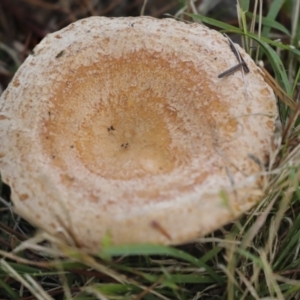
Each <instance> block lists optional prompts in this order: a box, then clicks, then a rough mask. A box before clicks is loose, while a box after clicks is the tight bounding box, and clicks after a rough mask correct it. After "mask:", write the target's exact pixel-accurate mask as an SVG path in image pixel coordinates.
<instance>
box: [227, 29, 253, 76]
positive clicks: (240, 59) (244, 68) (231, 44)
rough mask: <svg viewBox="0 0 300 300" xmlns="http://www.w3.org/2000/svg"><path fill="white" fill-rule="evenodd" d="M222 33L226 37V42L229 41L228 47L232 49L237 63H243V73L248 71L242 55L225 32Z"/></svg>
mask: <svg viewBox="0 0 300 300" xmlns="http://www.w3.org/2000/svg"><path fill="white" fill-rule="evenodd" d="M223 35H224V36H225V37H226V38H227V40H228V42H229V46H230V49H231V50H232V52H233V53H234V55H235V56H236V58H237V60H238V62H239V63H241V62H243V63H244V65H243V70H244V71H245V73H249V72H250V70H249V68H248V66H247V64H246V62H245V61H244V59H243V57H242V56H241V54H240V52H239V50H238V49H237V48H236V46H235V45H234V43H233V41H232V40H231V38H230V37H229V36H228V35H227V34H226V33H223Z"/></svg>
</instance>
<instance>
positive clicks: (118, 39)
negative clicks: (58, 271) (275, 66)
mask: <svg viewBox="0 0 300 300" xmlns="http://www.w3.org/2000/svg"><path fill="white" fill-rule="evenodd" d="M237 47H238V46H237ZM238 49H239V51H240V53H241V55H242V57H243V59H244V60H245V62H246V64H247V65H248V67H249V69H250V72H249V73H247V74H244V76H243V74H242V71H241V70H237V71H236V72H235V73H234V74H233V75H230V76H227V77H224V78H218V75H219V74H220V73H222V72H223V71H225V70H226V69H228V68H230V67H232V66H234V65H236V64H237V58H236V57H235V55H234V53H233V52H232V50H231V49H230V46H229V44H228V40H227V39H226V38H225V37H224V36H223V35H221V34H220V33H218V32H216V31H214V30H211V29H208V28H207V27H205V26H203V25H200V24H185V23H183V22H178V21H175V20H173V19H162V20H158V19H154V18H151V17H137V18H131V17H130V18H129V17H127V18H105V17H90V18H87V19H83V20H80V21H77V22H75V23H73V24H71V25H69V26H68V27H66V28H64V29H62V30H60V31H58V32H55V33H52V34H49V35H47V36H46V37H45V38H44V39H43V40H42V42H41V43H40V44H39V45H38V46H36V48H35V49H34V54H33V55H30V56H29V57H28V58H27V59H26V61H25V62H24V63H23V64H22V66H21V67H20V68H19V70H18V71H17V73H16V74H15V76H14V78H13V80H12V82H11V83H10V85H9V87H8V88H7V90H6V91H5V92H4V93H3V95H2V97H1V99H0V139H1V145H0V170H1V177H2V180H3V181H4V182H5V183H7V184H8V185H9V186H10V187H11V190H12V194H11V198H12V201H13V203H14V205H15V208H16V211H17V212H18V213H19V214H20V215H21V216H23V217H24V218H25V219H27V220H28V221H29V222H31V223H33V224H34V225H36V226H39V227H41V228H43V229H44V230H46V231H48V232H51V233H52V234H53V233H54V234H57V235H59V236H62V237H64V238H65V239H66V240H67V241H69V242H72V243H75V244H76V245H77V246H79V247H83V248H85V249H86V250H87V251H90V252H93V253H95V252H97V251H98V250H99V249H100V247H101V244H102V242H103V240H104V239H106V238H108V237H109V240H110V243H111V244H132V243H158V244H180V243H185V242H189V241H191V240H194V239H196V238H197V237H199V236H202V235H204V234H207V233H209V232H211V231H213V230H215V229H217V228H219V227H221V226H223V225H224V224H226V223H228V222H230V221H232V220H233V219H235V218H236V217H238V216H240V215H241V214H242V213H243V212H245V211H246V210H248V209H249V208H251V207H252V206H253V205H254V204H255V203H256V202H257V201H258V200H259V199H261V197H262V195H263V188H262V176H261V171H262V169H263V164H264V163H266V162H267V157H268V154H269V152H270V149H271V140H272V137H273V134H274V123H275V119H276V117H277V108H276V101H275V96H274V94H273V92H272V90H271V88H270V87H269V86H268V85H267V84H266V83H265V82H264V80H263V78H262V76H261V71H260V69H259V68H258V67H257V66H256V65H255V63H254V62H253V61H252V60H251V58H250V57H249V56H248V55H247V54H246V53H245V52H244V51H243V49H241V48H239V47H238Z"/></svg>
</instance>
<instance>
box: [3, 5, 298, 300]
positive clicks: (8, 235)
mask: <svg viewBox="0 0 300 300" xmlns="http://www.w3.org/2000/svg"><path fill="white" fill-rule="evenodd" d="M251 3H252V5H250V4H251ZM251 3H250V1H242V0H240V1H239V5H238V7H237V9H238V24H239V26H233V25H229V24H225V23H222V22H220V21H217V20H214V19H212V18H208V17H207V16H201V15H197V14H196V13H195V11H193V7H190V6H189V5H187V6H186V11H187V12H188V15H189V16H190V17H192V18H193V19H194V20H196V21H199V20H201V21H202V22H204V23H206V24H209V25H211V26H213V27H214V28H219V29H220V30H222V31H224V32H226V33H228V34H230V33H235V34H239V35H241V36H242V38H243V45H244V47H245V49H246V50H247V51H248V53H250V54H251V55H252V57H253V58H254V59H255V60H256V61H257V62H259V61H262V62H263V63H264V67H263V68H262V69H263V71H264V72H265V79H266V81H267V82H268V83H269V84H270V85H271V86H272V88H273V90H274V92H275V93H276V95H277V97H278V105H279V112H280V120H281V122H282V130H281V131H280V132H279V133H278V136H277V143H278V149H277V150H276V151H275V152H274V153H273V156H271V157H270V162H269V166H268V170H266V171H265V179H266V180H265V191H266V195H267V196H266V197H265V199H263V200H262V201H261V202H260V203H259V204H258V205H257V206H256V207H255V208H254V209H253V210H252V211H251V212H249V213H247V214H246V215H245V216H244V217H243V218H241V219H240V220H238V221H236V222H235V223H232V224H229V225H228V226H226V227H225V228H222V229H220V230H219V231H216V232H214V233H212V234H211V235H209V236H206V237H203V238H200V239H199V240H198V241H197V242H196V243H193V244H189V245H184V246H181V247H165V246H154V245H127V246H121V247H115V246H110V245H106V246H104V248H103V249H102V250H101V252H100V253H99V255H98V256H90V255H88V254H87V253H84V252H83V251H81V250H80V249H77V248H75V247H71V246H68V245H66V244H64V243H63V242H62V241H61V240H58V239H57V238H55V237H53V236H51V235H49V234H46V233H44V232H38V233H37V234H35V235H34V236H32V233H33V231H34V229H33V228H32V227H31V226H30V225H29V224H28V223H26V222H25V221H24V220H19V219H18V217H17V216H15V215H13V214H12V212H11V206H10V203H9V202H8V198H9V190H8V188H7V187H6V186H3V189H2V198H1V199H2V201H1V204H0V209H1V214H0V255H1V257H2V258H1V259H0V286H1V287H2V288H1V289H0V299H22V300H30V299H77V300H79V299H80V300H84V299H85V300H88V299H89V300H91V299H101V300H103V299H109V300H110V299H135V300H138V299H146V300H152V299H153V300H154V299H182V300H184V299H193V300H196V299H229V300H230V299H243V300H250V299H290V300H292V299H300V255H299V253H300V213H299V211H300V203H299V201H300V187H299V175H300V170H299V166H300V144H299V131H300V118H299V77H300V68H299V65H300V52H299V50H298V48H299V38H300V23H299V14H297V13H296V12H297V10H298V11H299V1H294V2H292V1H281V0H280V1H277V0H274V1H270V6H269V7H268V12H267V13H266V14H265V15H264V17H262V10H261V9H260V3H261V2H260V1H257V0H255V1H252V2H251ZM187 4H189V3H187ZM250 9H251V11H250ZM282 14H285V15H288V16H289V19H288V22H289V24H288V26H283V25H281V24H280V23H279V21H278V20H279V18H280V15H282ZM181 17H183V18H187V14H185V15H182V16H181ZM279 38H280V40H279ZM282 41H286V42H282ZM254 46H255V48H253V47H254Z"/></svg>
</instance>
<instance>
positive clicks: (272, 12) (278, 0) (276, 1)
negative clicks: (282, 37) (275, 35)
mask: <svg viewBox="0 0 300 300" xmlns="http://www.w3.org/2000/svg"><path fill="white" fill-rule="evenodd" d="M284 2H285V0H273V2H272V4H271V6H270V9H269V11H268V14H267V18H268V19H269V20H273V21H274V20H275V19H276V17H277V15H278V13H279V11H280V9H281V7H282V5H283V4H284ZM270 30H271V27H270V26H264V28H263V30H262V35H263V36H269V33H270Z"/></svg>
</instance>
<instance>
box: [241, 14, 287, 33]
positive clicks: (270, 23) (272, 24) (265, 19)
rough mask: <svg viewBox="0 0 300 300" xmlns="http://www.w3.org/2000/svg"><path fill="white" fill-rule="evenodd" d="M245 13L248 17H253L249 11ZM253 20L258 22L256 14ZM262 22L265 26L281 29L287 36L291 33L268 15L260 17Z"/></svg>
mask: <svg viewBox="0 0 300 300" xmlns="http://www.w3.org/2000/svg"><path fill="white" fill-rule="evenodd" d="M246 15H247V17H249V18H253V14H252V13H250V12H247V13H246ZM255 21H256V22H257V23H258V21H259V17H258V16H256V18H255ZM262 24H263V25H265V26H267V27H270V28H274V29H277V30H278V31H281V32H283V33H284V34H286V35H288V36H291V33H290V32H289V31H288V29H287V28H285V27H284V26H283V25H282V24H280V23H278V22H277V21H275V20H273V19H270V18H268V17H262Z"/></svg>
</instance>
